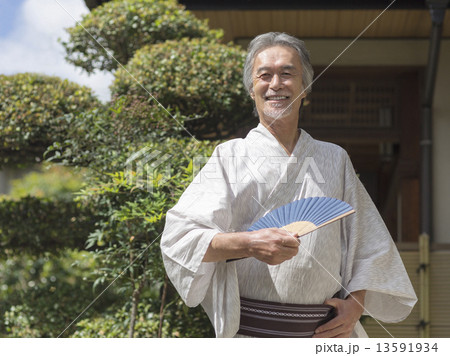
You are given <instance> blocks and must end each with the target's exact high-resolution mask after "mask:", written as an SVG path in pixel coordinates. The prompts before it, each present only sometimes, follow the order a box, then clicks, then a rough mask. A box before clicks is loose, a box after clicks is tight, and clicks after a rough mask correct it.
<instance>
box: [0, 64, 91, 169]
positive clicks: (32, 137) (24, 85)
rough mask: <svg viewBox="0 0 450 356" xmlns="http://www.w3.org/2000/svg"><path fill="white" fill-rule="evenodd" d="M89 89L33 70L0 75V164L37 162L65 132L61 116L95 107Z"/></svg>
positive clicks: (65, 127)
mask: <svg viewBox="0 0 450 356" xmlns="http://www.w3.org/2000/svg"><path fill="white" fill-rule="evenodd" d="M98 105H99V102H98V101H97V99H95V97H93V95H92V93H91V90H90V89H88V88H87V87H82V86H79V85H78V84H74V83H71V82H69V81H67V80H62V79H60V78H57V77H49V76H45V75H40V74H33V73H21V74H15V75H10V76H6V75H0V167H2V166H4V165H6V164H8V165H20V164H29V163H36V162H39V161H41V160H42V154H43V152H44V151H45V150H46V148H47V147H48V146H49V145H50V144H51V143H52V142H53V141H54V140H61V139H62V138H63V137H66V135H67V129H68V128H67V126H66V125H65V123H64V122H63V121H61V119H60V118H61V116H63V115H64V114H67V113H76V112H80V111H84V110H86V109H88V108H91V107H94V106H98Z"/></svg>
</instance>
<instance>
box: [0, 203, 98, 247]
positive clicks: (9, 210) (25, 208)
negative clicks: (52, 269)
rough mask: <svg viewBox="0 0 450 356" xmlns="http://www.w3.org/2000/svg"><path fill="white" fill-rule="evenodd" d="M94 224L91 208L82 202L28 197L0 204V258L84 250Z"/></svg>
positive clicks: (92, 209)
mask: <svg viewBox="0 0 450 356" xmlns="http://www.w3.org/2000/svg"><path fill="white" fill-rule="evenodd" d="M95 221H96V218H95V210H94V208H93V207H92V206H89V205H88V204H84V203H82V202H73V201H58V200H50V199H47V198H43V199H40V198H36V197H29V196H28V197H24V198H21V199H19V200H17V201H13V200H0V246H1V249H0V256H1V255H3V254H4V253H6V252H12V251H15V252H16V253H25V252H30V253H32V254H40V253H44V252H45V251H59V250H61V249H64V248H71V247H73V248H84V246H85V242H86V239H87V237H88V235H89V233H91V232H92V231H93V230H94V227H95V225H94V224H95Z"/></svg>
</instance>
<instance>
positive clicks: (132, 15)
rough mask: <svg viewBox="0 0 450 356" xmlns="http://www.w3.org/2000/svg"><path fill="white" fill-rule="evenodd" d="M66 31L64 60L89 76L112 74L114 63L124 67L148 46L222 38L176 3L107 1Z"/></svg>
mask: <svg viewBox="0 0 450 356" xmlns="http://www.w3.org/2000/svg"><path fill="white" fill-rule="evenodd" d="M67 32H68V33H69V39H68V40H67V41H63V42H62V44H63V46H64V48H65V50H66V53H67V56H66V60H67V61H68V62H69V63H72V64H74V65H76V66H77V67H80V68H82V69H84V70H85V71H86V72H88V73H92V72H94V71H95V70H97V69H98V70H106V71H113V70H115V69H116V68H117V66H118V64H117V62H116V60H117V61H118V62H119V63H121V64H122V65H125V64H126V63H128V61H129V60H130V59H131V58H132V57H133V55H134V53H135V52H136V50H138V49H139V48H141V47H143V46H145V45H147V44H154V43H160V42H164V41H166V40H170V39H181V38H183V37H190V38H194V37H208V38H217V39H218V38H220V37H221V36H222V32H221V31H211V30H210V29H209V27H208V25H207V22H206V21H205V20H199V19H198V18H196V17H195V16H194V15H193V14H191V13H190V12H189V11H186V10H185V9H184V6H182V5H180V4H178V3H177V1H175V0H121V1H111V2H106V3H104V4H103V5H101V6H99V7H96V8H94V9H93V10H92V12H90V13H88V14H87V15H85V16H84V17H83V19H82V21H81V22H80V24H79V25H76V26H74V27H71V28H68V29H67ZM105 50H106V51H108V53H109V54H111V55H112V56H113V57H114V58H115V59H116V60H114V59H113V58H112V57H111V56H110V55H108V54H107V53H106V51H105Z"/></svg>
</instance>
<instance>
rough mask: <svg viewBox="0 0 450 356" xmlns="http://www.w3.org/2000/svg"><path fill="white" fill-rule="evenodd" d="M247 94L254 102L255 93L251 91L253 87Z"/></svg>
mask: <svg viewBox="0 0 450 356" xmlns="http://www.w3.org/2000/svg"><path fill="white" fill-rule="evenodd" d="M249 93H250V97H251V98H252V100H255V92H254V91H253V87H252V88H250V90H249Z"/></svg>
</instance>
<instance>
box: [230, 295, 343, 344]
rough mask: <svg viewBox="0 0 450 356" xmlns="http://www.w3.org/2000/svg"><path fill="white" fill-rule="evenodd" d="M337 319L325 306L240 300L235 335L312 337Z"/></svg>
mask: <svg viewBox="0 0 450 356" xmlns="http://www.w3.org/2000/svg"><path fill="white" fill-rule="evenodd" d="M335 316H336V312H335V309H334V307H332V306H331V305H326V304H288V303H277V302H266V301H262V300H254V299H249V298H243V297H241V321H240V325H239V331H238V334H241V335H246V336H253V337H261V338H262V337H265V338H269V337H280V338H281V337H312V336H313V335H314V331H315V330H316V328H317V327H319V326H320V325H322V324H325V323H326V322H327V321H329V320H331V319H333V318H334V317H335Z"/></svg>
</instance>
